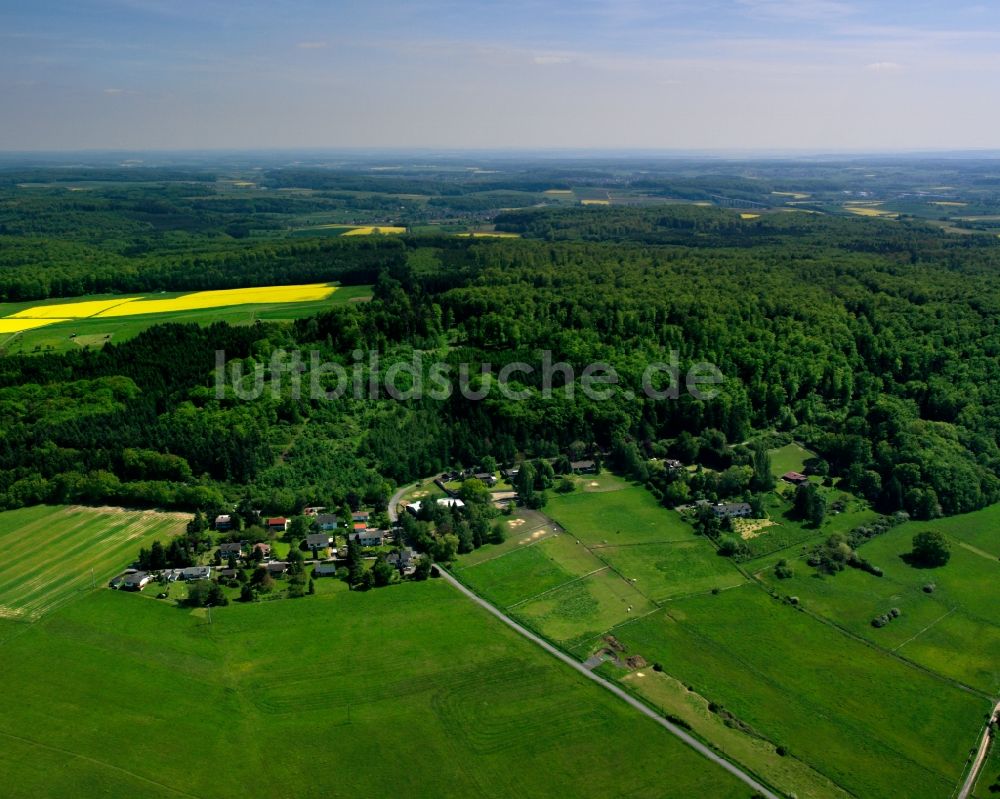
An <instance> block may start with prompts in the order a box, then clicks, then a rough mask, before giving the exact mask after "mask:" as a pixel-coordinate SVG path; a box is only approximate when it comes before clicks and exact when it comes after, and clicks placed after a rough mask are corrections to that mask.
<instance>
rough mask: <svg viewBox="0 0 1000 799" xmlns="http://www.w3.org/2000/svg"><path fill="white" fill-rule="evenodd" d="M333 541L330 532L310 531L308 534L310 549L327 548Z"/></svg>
mask: <svg viewBox="0 0 1000 799" xmlns="http://www.w3.org/2000/svg"><path fill="white" fill-rule="evenodd" d="M331 543H332V539H331V538H330V534H329V533H310V534H309V535H307V536H306V546H307V547H309V549H326V548H327V547H328V546H330V544H331Z"/></svg>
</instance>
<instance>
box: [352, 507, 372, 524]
mask: <svg viewBox="0 0 1000 799" xmlns="http://www.w3.org/2000/svg"><path fill="white" fill-rule="evenodd" d="M370 517H371V514H370V513H369V512H368V511H366V510H356V511H354V513H352V514H351V520H352V521H355V522H364V523H365V524H368V519H369V518H370Z"/></svg>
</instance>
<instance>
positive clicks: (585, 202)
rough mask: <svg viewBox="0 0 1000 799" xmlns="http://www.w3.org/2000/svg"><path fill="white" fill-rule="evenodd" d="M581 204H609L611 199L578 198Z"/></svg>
mask: <svg viewBox="0 0 1000 799" xmlns="http://www.w3.org/2000/svg"><path fill="white" fill-rule="evenodd" d="M580 204H581V205H611V200H580Z"/></svg>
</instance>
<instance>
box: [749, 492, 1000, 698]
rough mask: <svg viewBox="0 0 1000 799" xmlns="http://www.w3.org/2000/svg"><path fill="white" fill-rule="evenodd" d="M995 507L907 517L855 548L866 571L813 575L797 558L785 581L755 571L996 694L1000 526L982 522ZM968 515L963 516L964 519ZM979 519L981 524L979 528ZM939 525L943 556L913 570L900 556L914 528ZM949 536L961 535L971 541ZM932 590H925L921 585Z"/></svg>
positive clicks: (886, 643)
mask: <svg viewBox="0 0 1000 799" xmlns="http://www.w3.org/2000/svg"><path fill="white" fill-rule="evenodd" d="M996 512H997V506H994V507H992V508H988V509H986V510H984V511H978V512H977V513H973V514H968V515H967V516H965V517H963V516H955V517H951V518H949V519H942V520H935V521H932V522H909V523H907V524H903V525H900V526H899V527H896V528H894V529H892V530H890V531H888V532H887V533H884V534H883V535H881V536H878V537H877V538H875V539H873V540H871V541H869V542H867V543H866V544H864V545H863V546H862V547H861V548H860V549H859V553H860V554H861V555H862V556H863V557H864V558H866V559H867V560H869V561H871V562H872V563H873V564H874V565H876V566H878V567H880V568H881V569H882V570H883V572H884V575H883V576H882V577H874V576H872V575H870V574H868V573H867V572H863V571H860V570H857V569H847V570H845V571H843V572H840V573H838V574H836V575H819V574H817V573H816V572H815V570H814V569H812V568H811V567H809V566H808V565H807V564H806V563H805V561H804V560H802V559H798V560H795V561H792V568H793V571H794V572H795V574H794V576H793V577H792V578H791V579H786V580H777V579H775V578H774V576H773V573H772V572H770V571H765V572H762V574H761V576H762V577H763V578H764V579H766V580H767V581H768V582H769V584H770V585H771V586H772V587H773V588H774V589H776V590H777V591H779V592H780V593H781V594H783V595H794V596H798V597H799V598H800V600H801V601H802V603H803V606H805V607H806V608H808V609H809V610H811V611H813V612H816V613H819V614H820V615H822V616H824V617H826V618H829V619H831V620H833V621H835V622H836V623H837V624H839V625H841V626H843V627H845V628H847V629H849V630H850V631H851V632H853V633H855V634H857V635H860V636H863V637H865V638H868V639H870V640H871V641H872V642H873V643H876V644H878V645H879V646H881V647H884V648H886V649H890V650H892V651H894V652H896V653H897V654H899V655H901V656H903V657H906V658H908V659H910V660H913V661H914V662H916V663H919V664H921V665H923V666H926V667H927V668H930V669H932V670H934V671H936V672H938V673H940V674H943V675H946V676H948V677H951V678H953V679H956V680H959V681H961V682H963V683H965V684H967V685H970V686H972V687H974V688H977V689H979V690H980V691H984V692H987V693H991V694H1000V560H998V559H997V558H995V557H993V556H992V555H991V554H989V553H988V552H986V550H985V549H983V548H982V547H990V548H996V546H997V544H996V539H997V538H1000V527H992V532H990V527H989V525H990V524H991V523H992V521H991V520H992V519H993V518H995V516H996ZM965 520H968V521H965ZM980 525H981V526H980ZM925 529H931V530H935V529H936V530H939V531H941V532H943V533H945V535H947V536H948V537H949V539H950V541H951V549H952V554H951V559H950V560H949V562H948V564H947V565H945V566H942V567H939V568H935V569H923V568H915V567H914V566H911V565H909V564H908V563H907V562H906V560H905V559H904V556H905V555H906V554H907V553H908V552H909V551H910V549H911V546H912V539H913V536H914V534H915V533H917V532H920V531H921V530H925ZM956 534H967V535H969V536H970V537H972V538H973V539H974V540H975V541H976V542H977V545H976V546H973V545H971V544H968V543H966V541H965V540H963V539H962V538H958V537H957V535H956ZM931 586H933V590H932V591H930V592H928V591H925V590H924V589H925V587H928V588H930V587H931ZM892 608H898V609H899V610H900V616H899V617H898V618H896V619H893V620H892V621H891V622H890V623H889V624H887V625H886V626H884V627H881V628H875V627H873V626H872V625H871V621H872V619H873V618H875V617H876V616H880V615H882V614H883V613H886V612H887V611H889V610H890V609H892Z"/></svg>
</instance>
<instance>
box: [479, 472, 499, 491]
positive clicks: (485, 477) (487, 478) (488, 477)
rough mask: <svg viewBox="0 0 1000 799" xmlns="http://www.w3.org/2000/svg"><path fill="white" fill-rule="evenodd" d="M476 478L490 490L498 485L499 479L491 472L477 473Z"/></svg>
mask: <svg viewBox="0 0 1000 799" xmlns="http://www.w3.org/2000/svg"><path fill="white" fill-rule="evenodd" d="M474 477H475V478H476V479H477V480H481V481H482V482H484V483H485V484H486V486H487V487H488V488H493V486H495V485H496V484H497V478H496V477H495V476H494V475H493V474H492V473H491V472H476V474H475V475H474Z"/></svg>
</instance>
